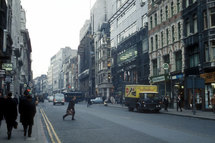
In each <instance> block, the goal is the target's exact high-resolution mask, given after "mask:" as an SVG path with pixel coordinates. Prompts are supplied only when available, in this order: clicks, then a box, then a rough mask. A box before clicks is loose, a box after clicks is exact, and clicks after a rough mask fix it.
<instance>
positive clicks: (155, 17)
mask: <svg viewBox="0 0 215 143" xmlns="http://www.w3.org/2000/svg"><path fill="white" fill-rule="evenodd" d="M157 24H158V22H157V13H155V26H157Z"/></svg>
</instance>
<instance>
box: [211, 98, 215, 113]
mask: <svg viewBox="0 0 215 143" xmlns="http://www.w3.org/2000/svg"><path fill="white" fill-rule="evenodd" d="M211 105H212V111H213V112H214V113H215V94H214V95H213V97H212V98H211Z"/></svg>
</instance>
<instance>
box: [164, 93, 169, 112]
mask: <svg viewBox="0 0 215 143" xmlns="http://www.w3.org/2000/svg"><path fill="white" fill-rule="evenodd" d="M163 104H164V109H165V111H168V105H169V99H168V96H165V97H164V99H163Z"/></svg>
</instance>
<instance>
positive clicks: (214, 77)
mask: <svg viewBox="0 0 215 143" xmlns="http://www.w3.org/2000/svg"><path fill="white" fill-rule="evenodd" d="M200 77H201V78H204V80H205V83H212V82H215V72H210V73H204V74H201V75H200Z"/></svg>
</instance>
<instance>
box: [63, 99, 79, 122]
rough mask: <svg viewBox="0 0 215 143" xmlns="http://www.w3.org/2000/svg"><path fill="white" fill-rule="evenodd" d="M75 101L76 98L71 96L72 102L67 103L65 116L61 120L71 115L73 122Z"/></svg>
mask: <svg viewBox="0 0 215 143" xmlns="http://www.w3.org/2000/svg"><path fill="white" fill-rule="evenodd" d="M75 100H76V96H73V98H72V100H71V101H70V102H69V105H68V107H67V110H66V114H65V115H64V116H63V120H64V119H65V117H66V116H68V115H72V120H75V118H74V117H75Z"/></svg>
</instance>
